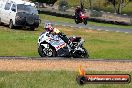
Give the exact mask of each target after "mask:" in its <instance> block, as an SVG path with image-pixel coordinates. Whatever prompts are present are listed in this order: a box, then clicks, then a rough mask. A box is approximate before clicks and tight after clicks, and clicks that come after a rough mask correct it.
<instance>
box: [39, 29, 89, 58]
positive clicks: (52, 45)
mask: <svg viewBox="0 0 132 88" xmlns="http://www.w3.org/2000/svg"><path fill="white" fill-rule="evenodd" d="M64 36H66V35H53V34H49V32H44V33H42V34H41V35H40V36H39V38H38V53H39V55H40V56H41V57H74V58H88V57H89V55H88V53H87V50H86V49H85V48H84V47H83V42H84V40H83V39H82V38H81V37H70V38H68V39H69V42H70V43H69V44H68V43H66V42H64V40H63V39H62V37H64Z"/></svg>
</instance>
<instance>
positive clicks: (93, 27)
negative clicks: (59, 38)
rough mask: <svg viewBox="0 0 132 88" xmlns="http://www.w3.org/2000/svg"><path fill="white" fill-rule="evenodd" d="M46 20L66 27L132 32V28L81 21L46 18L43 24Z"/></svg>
mask: <svg viewBox="0 0 132 88" xmlns="http://www.w3.org/2000/svg"><path fill="white" fill-rule="evenodd" d="M46 22H51V23H52V24H54V25H60V26H67V27H75V28H87V29H90V30H98V31H101V30H103V31H113V32H124V33H132V28H117V27H105V26H94V25H89V24H87V25H84V24H83V23H80V24H75V23H67V22H53V21H48V20H43V22H42V23H43V24H44V23H46Z"/></svg>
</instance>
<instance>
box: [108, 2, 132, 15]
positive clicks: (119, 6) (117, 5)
mask: <svg viewBox="0 0 132 88" xmlns="http://www.w3.org/2000/svg"><path fill="white" fill-rule="evenodd" d="M107 1H108V2H109V3H111V4H112V5H113V7H114V10H115V13H117V14H121V12H122V9H123V8H124V7H125V6H126V5H127V4H128V3H129V2H130V1H132V0H107Z"/></svg>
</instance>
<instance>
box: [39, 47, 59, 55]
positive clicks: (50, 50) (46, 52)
mask: <svg viewBox="0 0 132 88" xmlns="http://www.w3.org/2000/svg"><path fill="white" fill-rule="evenodd" d="M38 53H39V55H40V56H41V57H55V56H56V51H55V50H54V49H53V48H51V47H49V48H45V47H44V46H42V45H40V46H39V48H38Z"/></svg>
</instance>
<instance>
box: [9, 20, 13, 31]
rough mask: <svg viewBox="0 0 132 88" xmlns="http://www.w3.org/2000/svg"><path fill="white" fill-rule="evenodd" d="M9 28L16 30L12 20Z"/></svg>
mask: <svg viewBox="0 0 132 88" xmlns="http://www.w3.org/2000/svg"><path fill="white" fill-rule="evenodd" d="M9 28H10V29H13V28H14V25H13V21H12V20H10V23H9Z"/></svg>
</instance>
